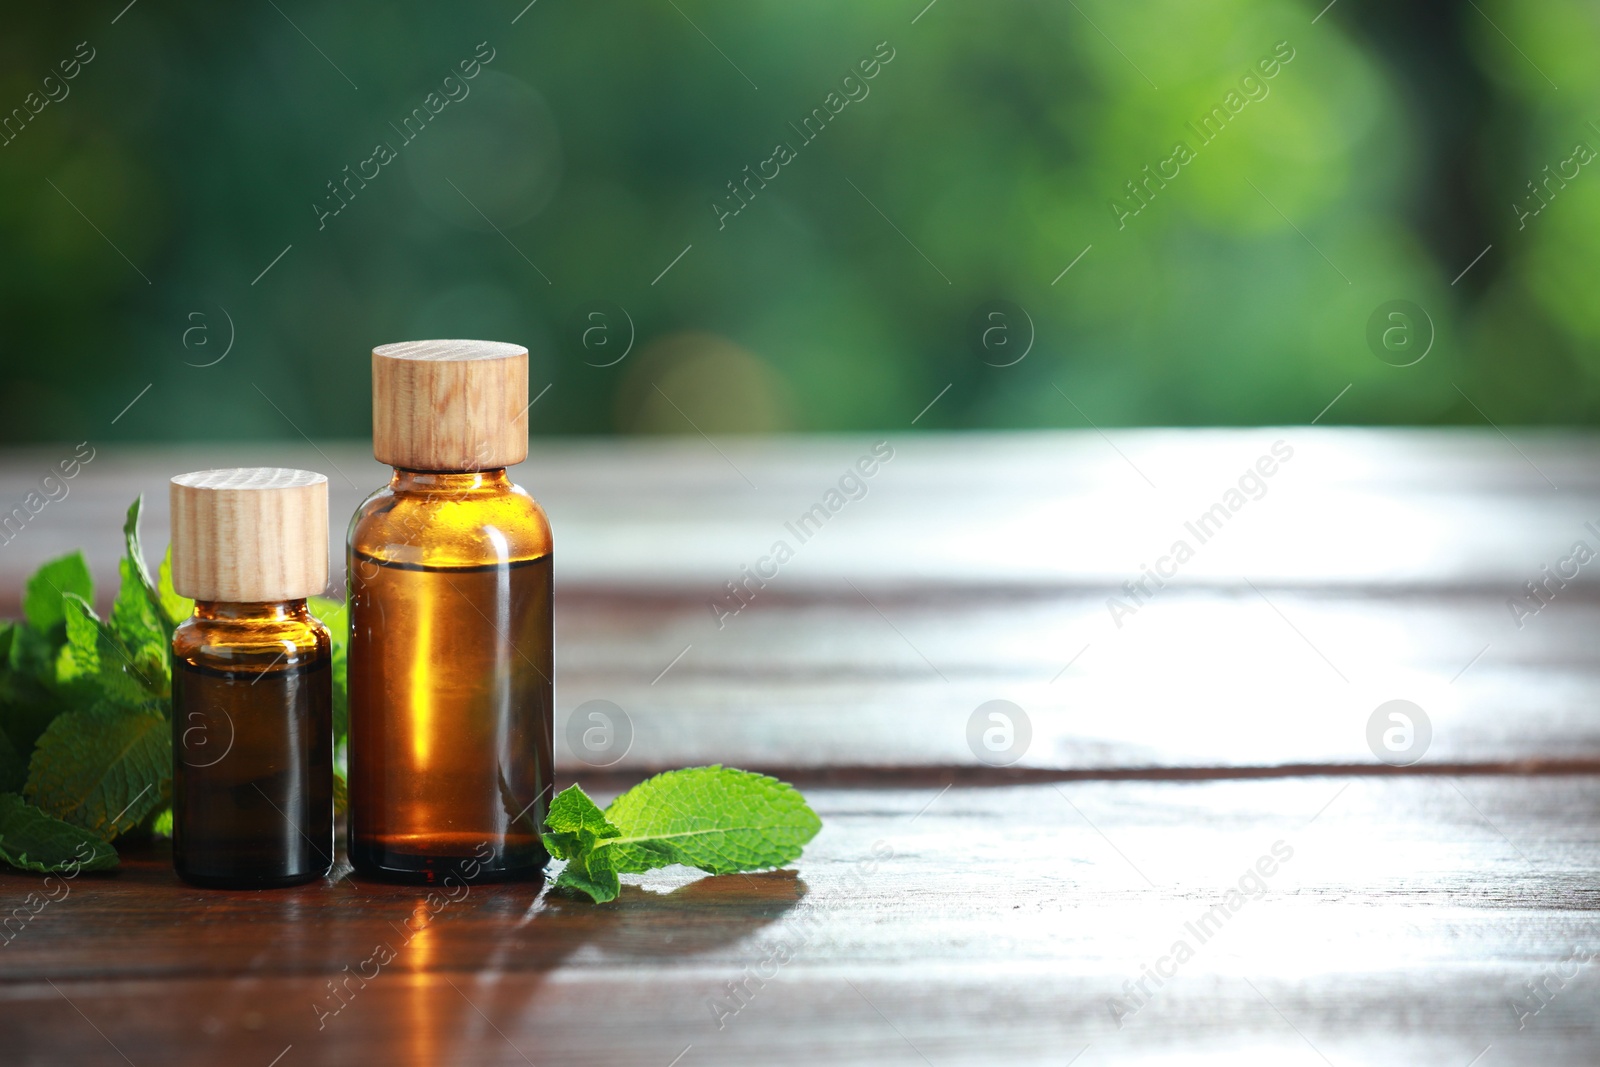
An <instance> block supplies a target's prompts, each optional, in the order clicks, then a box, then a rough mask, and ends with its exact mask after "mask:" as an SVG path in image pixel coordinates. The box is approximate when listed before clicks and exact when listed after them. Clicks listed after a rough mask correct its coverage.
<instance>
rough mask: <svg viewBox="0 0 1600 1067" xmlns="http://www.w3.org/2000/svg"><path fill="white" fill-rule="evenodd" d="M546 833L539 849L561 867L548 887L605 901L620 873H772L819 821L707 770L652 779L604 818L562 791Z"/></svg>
mask: <svg viewBox="0 0 1600 1067" xmlns="http://www.w3.org/2000/svg"><path fill="white" fill-rule="evenodd" d="M545 826H546V829H547V831H548V832H547V833H545V834H544V835H543V837H544V843H545V847H546V848H547V849H549V850H550V854H551V855H552V856H554V857H556V858H557V859H564V860H566V861H567V866H566V867H565V868H563V869H562V871H561V874H560V875H559V876H558V877H557V879H556V887H557V888H558V889H559V888H569V889H577V890H581V891H583V892H585V893H587V894H589V896H590V897H591V898H592V899H594V900H595V901H596V902H597V903H605V902H606V901H608V900H612V899H615V897H616V895H617V885H618V879H617V874H618V873H619V872H620V873H637V872H640V871H648V870H653V869H655V868H657V867H665V866H668V865H669V864H674V863H681V864H684V865H686V866H689V867H698V868H700V869H701V870H703V871H709V872H711V873H712V874H731V873H733V872H735V871H755V870H762V869H764V868H768V867H780V866H782V865H783V864H786V863H790V862H792V861H793V860H795V859H797V858H798V857H799V855H800V851H801V849H803V848H804V847H805V844H806V842H808V841H810V840H811V839H812V838H813V837H815V836H816V833H817V831H818V830H819V829H821V828H822V820H821V819H819V818H817V815H816V812H814V811H812V810H811V808H810V807H809V806H808V805H807V804H806V802H805V798H804V797H802V796H801V795H800V793H799V792H798V791H797V790H796V789H795V788H794V787H793V786H791V785H788V784H786V783H784V782H780V781H778V780H777V779H776V778H769V777H768V776H766V775H764V774H754V773H752V772H750V771H741V770H737V769H736V768H733V767H721V766H710V767H689V768H686V769H684V770H681V771H668V772H667V773H666V774H658V775H656V776H655V777H654V778H650V779H648V780H646V781H643V782H640V783H639V784H638V785H636V786H634V787H633V788H632V789H630V790H628V791H627V792H626V793H624V794H622V795H621V796H620V797H618V798H617V799H616V800H614V801H612V802H611V806H610V807H608V808H606V809H605V811H601V810H600V809H599V808H597V807H596V806H595V804H594V802H593V801H592V800H590V799H589V798H588V796H587V795H585V794H584V792H583V790H582V789H580V788H579V787H577V786H570V787H568V788H567V789H564V790H562V791H561V793H559V794H558V795H557V796H556V798H555V800H553V801H552V802H551V804H550V814H549V815H548V816H547V817H546V819H545Z"/></svg>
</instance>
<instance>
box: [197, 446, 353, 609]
mask: <svg viewBox="0 0 1600 1067" xmlns="http://www.w3.org/2000/svg"><path fill="white" fill-rule="evenodd" d="M168 485H169V489H170V492H169V494H168V498H167V499H168V502H169V505H170V507H171V510H172V587H173V589H175V590H176V591H177V592H178V593H179V594H180V595H182V596H186V597H190V598H192V599H195V600H220V601H225V602H228V603H234V604H238V603H258V602H265V601H277V600H298V599H300V598H302V597H308V596H315V595H317V594H319V593H321V592H323V591H324V590H326V589H327V588H328V479H327V477H326V476H325V475H322V474H318V473H316V472H314V471H303V470H292V469H287V468H283V467H230V468H224V469H221V470H204V471H194V472H192V473H189V474H179V475H175V476H174V477H173V478H172V480H171V481H170V482H169V483H168Z"/></svg>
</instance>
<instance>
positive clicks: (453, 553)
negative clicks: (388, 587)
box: [348, 483, 552, 567]
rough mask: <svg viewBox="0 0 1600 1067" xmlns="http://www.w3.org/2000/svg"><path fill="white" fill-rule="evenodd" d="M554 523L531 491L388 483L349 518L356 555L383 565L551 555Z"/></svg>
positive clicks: (503, 560)
mask: <svg viewBox="0 0 1600 1067" xmlns="http://www.w3.org/2000/svg"><path fill="white" fill-rule="evenodd" d="M551 541H552V538H551V532H550V521H549V519H548V518H547V517H546V516H545V513H544V508H542V507H540V506H539V502H538V501H537V500H535V499H534V498H533V497H532V495H530V494H529V493H528V491H527V490H526V489H523V488H522V487H521V486H519V485H515V484H511V483H506V484H505V485H504V486H501V487H497V488H494V489H489V490H486V489H481V488H479V489H473V490H471V491H465V492H456V491H449V490H438V489H433V490H427V491H397V490H396V489H395V488H394V486H393V485H387V486H384V487H383V488H381V489H379V490H378V491H377V492H375V493H373V494H372V495H371V496H369V497H367V499H366V500H365V501H363V502H362V504H361V506H360V507H359V508H357V509H356V512H355V515H353V516H352V517H351V519H350V529H349V536H348V544H349V548H350V551H351V552H352V554H354V555H356V556H363V557H367V558H370V559H373V560H377V561H378V562H381V563H400V564H410V565H412V566H425V567H474V566H483V565H486V564H495V563H515V562H523V561H526V560H534V559H539V558H542V557H546V556H549V555H550V552H551Z"/></svg>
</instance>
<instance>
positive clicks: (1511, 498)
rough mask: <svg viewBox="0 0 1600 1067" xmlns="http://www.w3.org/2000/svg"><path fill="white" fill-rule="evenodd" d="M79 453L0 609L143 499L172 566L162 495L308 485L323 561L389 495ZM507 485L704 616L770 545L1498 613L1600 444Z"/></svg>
mask: <svg viewBox="0 0 1600 1067" xmlns="http://www.w3.org/2000/svg"><path fill="white" fill-rule="evenodd" d="M285 432H286V434H287V433H288V432H289V430H288V428H287V427H286V428H285ZM877 439H883V440H887V441H888V442H889V446H890V447H892V448H893V449H894V458H893V459H892V460H890V461H889V462H887V463H884V464H880V466H879V469H878V470H877V471H876V473H875V474H874V475H873V476H872V477H871V478H869V479H865V480H864V486H865V489H864V495H863V496H862V497H861V499H859V500H855V501H851V502H848V503H845V504H843V505H842V507H840V508H839V510H838V512H837V514H835V515H833V516H831V517H830V518H829V519H828V520H827V523H826V525H825V527H824V532H822V533H820V534H817V535H816V536H814V537H812V538H810V539H809V540H807V541H806V542H804V543H801V542H800V541H799V539H798V538H796V537H795V536H794V535H793V534H792V533H790V532H789V531H788V529H787V527H786V526H785V523H790V522H793V521H795V520H796V519H797V518H798V517H799V516H800V515H801V514H802V513H803V512H805V511H806V510H807V509H808V508H810V507H811V506H812V505H813V504H816V503H818V502H819V501H822V500H823V498H824V497H825V495H826V493H827V492H828V490H830V489H833V488H836V487H837V484H838V482H839V479H840V478H841V477H842V476H844V475H845V474H846V473H847V472H848V471H849V470H850V469H851V467H852V465H853V464H854V463H855V462H856V460H857V459H859V458H860V457H862V456H866V455H869V453H870V451H871V448H872V445H873V443H874V441H875V440H877ZM1277 441H1283V442H1286V443H1287V445H1288V447H1290V448H1293V449H1294V450H1295V451H1294V455H1293V458H1292V459H1290V460H1289V461H1287V462H1284V463H1281V464H1279V466H1278V468H1277V469H1276V472H1275V473H1274V474H1273V475H1272V476H1271V477H1270V478H1265V479H1263V480H1262V482H1263V487H1262V490H1261V492H1262V493H1263V495H1262V496H1261V497H1260V499H1254V500H1246V501H1245V502H1244V504H1243V506H1242V507H1241V508H1240V509H1239V510H1238V511H1237V513H1236V514H1233V515H1232V516H1231V517H1230V518H1229V519H1228V520H1227V523H1226V526H1225V529H1224V532H1222V533H1220V534H1217V535H1215V536H1213V537H1211V538H1210V539H1209V540H1208V541H1207V542H1206V543H1205V544H1200V543H1198V540H1197V539H1196V538H1194V537H1193V535H1187V534H1186V531H1185V528H1184V524H1185V522H1189V521H1193V520H1195V519H1196V518H1197V517H1198V516H1199V515H1200V514H1202V513H1203V512H1204V511H1205V510H1206V509H1207V508H1209V507H1210V506H1211V505H1213V504H1216V503H1218V502H1219V501H1222V500H1223V499H1224V497H1225V496H1226V494H1227V492H1228V491H1229V490H1230V489H1234V488H1236V487H1237V483H1238V481H1239V479H1240V477H1241V475H1243V474H1244V473H1245V472H1246V471H1247V470H1249V469H1251V468H1252V467H1253V465H1254V464H1255V463H1256V461H1257V460H1258V458H1260V457H1261V456H1263V455H1268V456H1270V452H1271V448H1272V446H1273V444H1274V443H1275V442H1277ZM91 447H97V448H98V451H97V452H96V455H95V458H94V460H93V461H92V462H91V463H89V464H88V465H87V466H84V467H83V468H82V470H81V472H80V473H79V474H78V476H77V478H76V479H74V480H73V481H72V482H71V483H69V484H68V486H67V489H68V495H67V496H66V498H65V499H62V500H60V501H59V502H56V503H51V504H47V505H45V506H44V508H43V510H41V511H40V512H39V514H38V515H37V516H34V517H33V518H32V520H31V521H30V522H29V523H28V524H27V525H26V526H25V527H24V529H23V531H22V533H20V534H19V535H18V536H16V537H15V538H14V539H13V540H12V541H11V542H10V543H9V544H6V545H5V546H4V551H0V591H3V590H6V589H11V590H14V589H16V588H17V586H18V584H19V583H20V581H21V579H22V578H23V577H25V576H26V574H27V573H28V572H29V571H30V570H31V568H32V567H34V566H36V565H37V564H38V563H39V562H40V561H42V560H44V559H47V558H49V557H50V556H51V555H52V554H54V553H56V552H59V551H61V550H62V549H63V548H64V547H67V546H71V545H75V544H83V545H85V546H87V547H88V549H89V550H90V554H91V558H92V559H93V561H94V563H95V566H96V568H97V571H98V572H99V573H102V574H105V575H107V576H111V575H114V574H115V559H116V552H117V544H118V542H117V537H116V532H117V527H118V525H119V522H120V517H121V514H122V512H123V510H124V509H125V508H126V507H127V504H128V501H129V500H131V499H132V497H133V496H134V495H135V494H137V493H141V492H142V493H144V495H145V497H146V500H147V504H148V505H149V515H148V519H147V531H148V537H149V540H150V541H151V543H152V544H154V545H158V546H159V545H160V544H163V543H164V542H165V539H166V488H165V486H166V479H167V478H168V477H169V476H171V475H172V474H174V473H181V472H183V471H187V470H194V469H203V468H207V467H217V466H235V465H271V466H301V467H307V468H309V469H312V470H321V471H323V472H324V473H326V474H327V475H328V476H329V480H330V492H331V497H330V511H331V514H333V515H334V516H335V518H334V526H335V530H334V533H335V542H336V543H337V542H338V540H339V536H338V535H340V534H341V533H342V524H343V517H344V516H346V515H348V514H350V513H351V512H352V511H353V510H354V509H355V506H356V504H357V503H358V502H359V501H360V500H361V499H362V498H363V497H365V496H366V495H367V493H369V492H370V491H371V490H372V489H374V488H376V487H378V486H379V485H381V484H383V482H384V481H385V480H386V478H387V473H386V469H385V468H383V467H381V466H380V465H378V464H377V463H376V462H375V461H373V459H372V458H371V452H370V449H369V448H368V447H366V446H365V445H362V444H350V443H337V444H336V443H324V444H320V445H310V444H307V443H306V442H303V441H299V440H284V441H270V442H259V443H244V444H240V443H230V444H221V445H208V444H187V445H173V446H160V447H156V446H134V445H125V444H120V443H111V444H103V445H98V446H94V445H91ZM71 454H72V446H70V445H63V446H60V447H58V448H55V449H49V448H34V449H26V450H15V449H13V450H7V451H5V452H4V453H3V454H0V506H3V508H4V509H5V510H9V509H10V508H11V507H12V506H13V505H17V504H20V503H21V502H22V501H23V500H24V498H25V496H26V494H27V493H28V492H29V491H31V490H34V489H36V488H37V486H38V482H39V479H40V477H41V476H43V475H44V474H45V473H47V472H48V471H49V470H50V469H51V467H52V466H53V465H54V464H55V463H57V462H58V461H59V460H61V459H64V458H67V457H70V456H71ZM1524 457H1526V458H1524ZM1141 472H1142V473H1141ZM514 476H515V477H516V479H517V480H518V481H519V482H520V483H522V484H523V485H525V486H527V487H528V488H529V489H530V490H531V491H532V492H533V493H534V495H535V496H537V497H539V498H540V499H541V500H542V501H543V502H544V503H545V504H546V506H547V508H548V510H549V511H550V514H551V516H552V520H553V524H554V526H555V530H556V538H557V545H558V552H559V556H558V560H559V566H560V575H561V577H562V579H563V580H565V581H568V582H571V583H573V584H575V585H580V586H604V587H609V588H623V589H639V588H652V587H655V588H674V589H677V588H692V589H694V590H696V591H697V592H700V591H703V592H704V594H705V595H710V594H711V593H712V592H714V591H715V590H717V589H719V588H721V587H722V585H723V583H724V582H727V581H730V580H735V579H737V578H738V577H739V574H740V566H741V565H742V564H751V565H754V564H755V563H756V562H757V561H758V560H759V559H760V557H761V556H763V555H765V554H767V553H768V552H769V551H770V550H771V546H772V545H773V543H774V542H775V541H776V540H778V539H783V538H787V539H788V540H789V541H790V543H791V545H792V547H793V548H794V549H795V558H794V560H793V561H792V562H791V563H789V564H787V565H785V566H784V568H783V569H782V572H781V574H782V576H781V579H779V580H778V583H777V584H778V586H779V587H780V588H786V589H794V588H807V587H810V586H814V585H819V584H820V585H823V586H833V585H837V584H839V580H840V578H841V577H849V578H850V579H852V580H854V581H856V582H858V583H862V582H870V583H872V584H874V585H876V586H878V587H880V588H890V587H895V586H915V587H918V588H938V587H947V586H954V587H957V588H960V587H967V586H973V585H979V586H982V585H998V586H1002V587H1005V588H1020V589H1038V588H1040V587H1042V586H1064V587H1067V588H1082V587H1084V586H1089V587H1093V588H1096V589H1100V588H1107V587H1115V586H1118V585H1120V584H1121V583H1122V582H1123V581H1125V580H1127V579H1131V578H1137V577H1139V575H1140V573H1141V571H1140V566H1141V564H1154V563H1155V562H1156V561H1157V559H1158V558H1159V557H1160V556H1161V555H1162V554H1164V553H1166V552H1167V551H1168V550H1169V548H1170V546H1171V544H1172V542H1173V541H1174V540H1175V539H1177V538H1180V537H1184V536H1188V537H1189V539H1190V540H1191V541H1194V542H1195V544H1194V546H1193V547H1194V548H1195V550H1196V555H1195V558H1194V559H1193V560H1192V561H1191V562H1189V563H1187V564H1185V565H1184V566H1183V568H1182V572H1181V574H1182V577H1181V578H1180V579H1178V581H1179V584H1180V585H1182V584H1185V583H1191V584H1201V585H1211V586H1215V585H1217V584H1222V585H1225V586H1229V587H1236V586H1238V585H1239V584H1240V581H1239V579H1240V576H1241V575H1248V576H1250V577H1251V578H1252V579H1253V580H1255V581H1257V582H1258V583H1266V584H1269V585H1276V586H1284V585H1294V584H1302V585H1304V584H1310V585H1314V586H1316V587H1319V588H1320V587H1326V586H1328V585H1330V584H1332V585H1338V586H1342V587H1355V588H1361V587H1368V586H1380V587H1383V588H1397V587H1398V588H1406V587H1422V588H1440V587H1445V588H1448V587H1454V586H1460V585H1467V586H1471V587H1474V588H1479V589H1482V588H1485V587H1488V586H1492V587H1493V588H1494V589H1495V591H1496V592H1500V590H1501V589H1503V588H1507V587H1509V589H1516V588H1518V587H1520V585H1521V583H1522V582H1524V581H1527V580H1529V579H1532V578H1536V577H1538V576H1539V569H1540V566H1541V565H1542V564H1546V563H1553V562H1554V561H1555V560H1556V559H1557V558H1559V557H1560V555H1561V554H1564V553H1565V551H1566V550H1567V549H1568V548H1569V547H1570V545H1571V543H1572V541H1573V540H1574V539H1576V538H1579V537H1583V536H1585V534H1586V532H1585V529H1584V526H1583V524H1584V523H1585V522H1586V521H1595V522H1597V523H1600V436H1597V435H1594V434H1580V433H1566V432H1521V433H1517V434H1514V435H1512V438H1511V440H1510V441H1509V442H1508V440H1507V439H1505V438H1502V437H1501V436H1500V435H1499V434H1497V433H1496V432H1494V431H1493V430H1489V429H1484V430H1482V431H1473V430H1426V431H1422V430H1352V429H1321V428H1316V427H1288V428H1281V429H1265V430H1183V431H1171V430H1127V431H1115V432H1113V433H1112V434H1110V435H1108V436H1107V437H1101V436H1100V435H1099V434H1096V433H1093V432H1089V431H1085V432H1081V433H1080V432H1064V433H1057V432H1039V433H1013V434H920V433H919V434H899V433H891V434H888V435H887V436H886V437H883V438H872V437H771V438H755V439H751V438H729V439H725V440H723V439H719V441H718V442H717V443H716V445H715V447H713V445H712V444H711V443H710V442H707V441H706V440H703V439H701V438H698V437H688V438H648V439H629V440H607V441H578V442H574V441H561V440H557V441H549V440H544V441H539V440H536V441H535V442H534V447H533V450H532V452H531V453H530V458H529V459H528V461H527V462H526V463H524V464H522V465H521V466H519V467H518V468H516V469H515V471H514ZM1147 478H1148V479H1149V480H1148V481H1147V480H1146V479H1147ZM747 479H748V480H747ZM1546 479H1549V481H1547V480H1546ZM752 485H753V486H755V488H752ZM1152 486H1154V488H1152ZM1553 486H1559V487H1560V488H1559V489H1557V488H1553ZM1252 491H1254V490H1252ZM1588 536H1589V537H1590V539H1591V544H1594V543H1595V535H1592V534H1591V535H1588ZM1580 581H1581V583H1582V584H1584V585H1586V586H1590V585H1592V584H1593V578H1592V577H1590V576H1588V575H1585V576H1584V577H1583V578H1582V579H1580ZM1502 595H1504V594H1502Z"/></svg>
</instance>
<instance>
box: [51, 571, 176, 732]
mask: <svg viewBox="0 0 1600 1067" xmlns="http://www.w3.org/2000/svg"><path fill="white" fill-rule="evenodd" d="M62 602H63V604H64V605H65V607H66V612H67V643H66V646H65V647H64V648H62V650H61V653H60V656H59V658H58V659H57V660H56V682H57V683H58V684H59V685H60V686H62V687H63V688H64V689H66V691H67V692H68V693H70V694H72V695H73V696H74V697H75V698H77V700H78V701H79V702H80V703H107V704H110V705H114V706H117V707H123V708H139V707H142V706H144V705H145V704H147V703H149V702H150V701H151V700H152V699H157V700H163V701H164V700H165V698H166V696H167V693H168V671H169V670H170V668H167V667H165V666H163V668H162V669H161V670H160V672H159V673H157V672H155V671H153V670H152V668H151V666H150V664H149V662H148V655H149V652H148V649H146V650H143V651H140V650H131V649H129V648H128V646H127V645H125V644H124V643H123V641H122V638H121V637H120V636H119V635H118V633H117V631H116V629H115V628H113V627H112V626H110V625H108V624H107V623H105V622H104V621H102V620H101V618H100V616H98V615H96V614H95V612H94V608H92V607H90V606H89V603H88V602H87V601H86V600H84V599H83V598H81V597H79V596H77V595H76V594H73V593H68V594H67V595H66V596H64V597H63V598H62ZM141 661H143V662H141Z"/></svg>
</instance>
